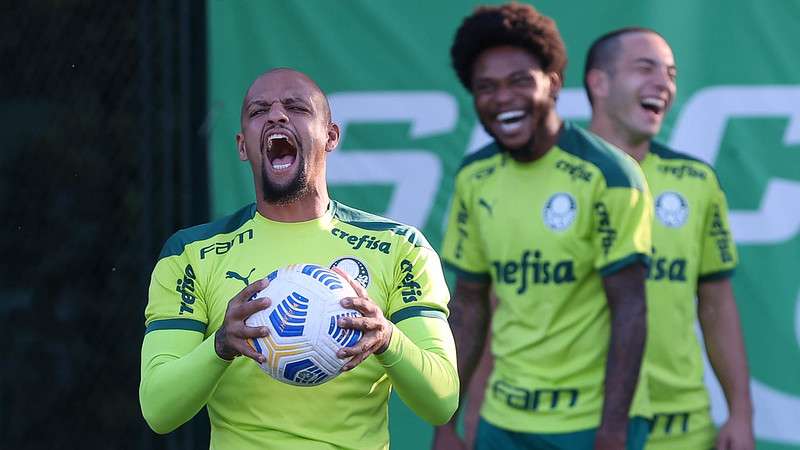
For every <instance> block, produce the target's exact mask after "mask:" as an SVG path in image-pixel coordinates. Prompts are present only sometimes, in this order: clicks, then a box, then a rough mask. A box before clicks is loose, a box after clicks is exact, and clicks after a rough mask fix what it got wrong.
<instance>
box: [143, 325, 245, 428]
mask: <svg viewBox="0 0 800 450" xmlns="http://www.w3.org/2000/svg"><path fill="white" fill-rule="evenodd" d="M192 333H195V332H193V331H185V330H159V331H155V332H151V333H148V334H147V335H145V338H144V343H143V344H142V373H141V383H140V385H139V401H140V403H141V407H142V414H143V415H144V418H145V420H146V421H147V424H148V425H150V428H152V429H153V431H155V432H156V433H162V434H163V433H168V432H170V431H172V430H174V429H176V428H177V427H179V426H180V425H182V424H183V423H185V422H186V421H188V420H189V419H191V418H192V417H194V415H195V414H197V412H198V411H200V409H201V408H202V407H203V406H204V405H205V404H206V402H207V401H208V398H209V396H210V395H211V393H212V392H213V390H214V387H215V386H216V385H217V383H218V382H219V379H220V377H221V376H222V374H223V373H224V372H225V369H227V367H228V366H229V365H230V363H229V362H228V361H224V360H222V359H220V358H219V357H218V356H217V355H216V353H215V352H214V342H213V341H214V337H213V336H211V337H210V338H208V339H207V340H206V341H202V335H201V334H200V333H197V336H193V335H192ZM198 344H199V345H198Z"/></svg>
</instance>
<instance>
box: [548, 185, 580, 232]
mask: <svg viewBox="0 0 800 450" xmlns="http://www.w3.org/2000/svg"><path fill="white" fill-rule="evenodd" d="M577 214H578V203H577V202H576V201H575V197H573V196H572V195H570V194H567V193H566V192H559V193H556V194H553V195H552V196H550V198H549V199H548V200H547V203H545V205H544V210H543V211H542V218H543V219H544V223H545V225H547V227H548V228H550V229H551V230H554V231H563V230H566V229H567V228H568V227H569V226H570V225H571V224H572V222H573V221H574V220H575V217H576V216H577Z"/></svg>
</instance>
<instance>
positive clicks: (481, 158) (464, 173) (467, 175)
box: [456, 142, 503, 180]
mask: <svg viewBox="0 0 800 450" xmlns="http://www.w3.org/2000/svg"><path fill="white" fill-rule="evenodd" d="M502 159H503V152H501V151H500V148H499V147H498V146H497V144H496V143H495V142H491V143H489V144H488V145H485V146H484V147H481V148H480V149H479V150H477V151H476V152H473V153H470V154H469V155H467V156H465V157H464V159H463V160H462V161H461V165H460V166H459V167H458V170H457V171H456V178H463V179H469V180H480V179H482V178H486V177H488V176H490V175H492V174H493V173H494V172H495V170H496V169H497V166H498V165H500V164H501V163H502Z"/></svg>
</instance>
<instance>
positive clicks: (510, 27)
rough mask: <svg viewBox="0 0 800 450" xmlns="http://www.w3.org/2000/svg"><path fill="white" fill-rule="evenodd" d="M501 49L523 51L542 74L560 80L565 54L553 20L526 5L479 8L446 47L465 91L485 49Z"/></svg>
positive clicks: (511, 4) (564, 64)
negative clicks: (505, 46)
mask: <svg viewBox="0 0 800 450" xmlns="http://www.w3.org/2000/svg"><path fill="white" fill-rule="evenodd" d="M501 45H511V46H515V47H520V48H522V49H524V50H527V51H528V52H530V53H531V54H532V55H533V56H535V57H536V58H537V59H538V60H539V63H541V65H542V69H543V70H544V71H545V72H555V73H557V74H558V76H559V77H561V79H562V80H563V79H564V69H565V67H566V66H567V50H566V48H565V47H564V41H563V40H562V39H561V34H560V33H559V32H558V28H557V27H556V23H555V22H554V21H553V19H551V18H549V17H547V16H545V15H542V14H540V13H539V12H538V11H536V9H535V8H534V7H533V6H530V5H521V4H518V3H508V4H505V5H501V6H479V7H477V8H475V11H474V12H473V13H472V15H470V16H468V17H466V18H465V19H464V21H463V22H462V23H461V26H460V27H459V28H458V31H456V36H455V39H454V40H453V46H452V47H450V57H451V59H452V64H453V69H455V71H456V74H457V75H458V79H459V80H460V81H461V84H463V85H464V87H465V88H467V90H468V91H471V90H472V66H473V64H474V63H475V59H477V57H478V55H480V53H481V52H483V51H484V50H486V49H487V48H492V47H498V46H501Z"/></svg>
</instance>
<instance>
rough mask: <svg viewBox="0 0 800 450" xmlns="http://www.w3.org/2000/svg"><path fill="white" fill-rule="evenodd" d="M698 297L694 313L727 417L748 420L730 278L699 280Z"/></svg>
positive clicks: (747, 392)
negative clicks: (725, 407) (725, 402)
mask: <svg viewBox="0 0 800 450" xmlns="http://www.w3.org/2000/svg"><path fill="white" fill-rule="evenodd" d="M698 297H699V302H698V317H699V319H700V326H701V327H702V329H703V337H704V340H705V344H706V351H707V352H708V359H709V362H710V363H711V367H712V368H713V369H714V373H715V374H716V375H717V379H718V380H719V382H720V385H721V386H722V390H723V391H724V392H725V398H726V399H727V401H728V410H729V413H730V415H731V417H741V418H743V419H746V420H750V418H751V416H752V414H753V406H752V401H751V399H750V384H749V383H750V376H749V371H748V368H747V357H746V356H745V350H744V340H743V338H742V330H741V326H740V320H739V311H738V309H737V307H736V301H735V299H734V296H733V289H732V287H731V284H730V280H728V279H725V280H718V281H709V282H705V283H701V284H700V286H699V287H698Z"/></svg>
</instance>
